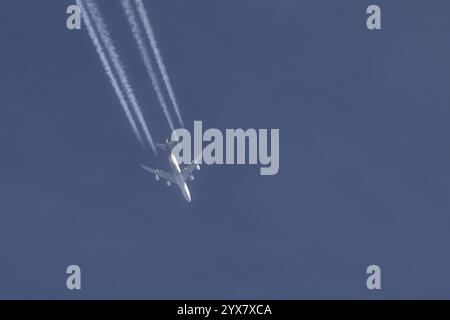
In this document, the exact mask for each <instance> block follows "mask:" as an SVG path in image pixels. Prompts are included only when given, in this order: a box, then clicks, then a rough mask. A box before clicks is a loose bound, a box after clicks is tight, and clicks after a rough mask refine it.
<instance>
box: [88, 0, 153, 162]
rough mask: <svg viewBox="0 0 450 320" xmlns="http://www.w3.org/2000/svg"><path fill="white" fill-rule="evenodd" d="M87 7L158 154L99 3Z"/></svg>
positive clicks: (151, 144)
mask: <svg viewBox="0 0 450 320" xmlns="http://www.w3.org/2000/svg"><path fill="white" fill-rule="evenodd" d="M86 3H87V9H88V11H89V13H90V14H91V16H92V19H93V21H94V23H95V25H96V27H97V30H98V32H99V35H100V39H101V40H102V41H103V44H104V45H105V47H106V51H107V52H108V54H109V57H110V59H111V61H112V63H113V66H114V68H115V70H116V72H117V74H118V76H119V80H120V82H121V83H122V86H123V87H124V88H125V92H126V94H127V97H128V99H129V100H130V102H131V106H132V107H133V110H134V112H135V114H136V116H137V118H138V121H139V123H140V125H141V126H142V130H143V131H144V134H145V136H146V138H147V141H148V142H149V144H150V146H151V147H152V150H153V153H154V154H156V153H157V151H156V147H155V143H154V142H153V138H152V136H151V134H150V131H149V129H148V126H147V123H146V122H145V119H144V116H143V114H142V109H141V107H140V106H139V104H138V102H137V99H136V96H135V95H134V91H133V88H132V87H131V85H130V83H129V81H128V77H127V74H126V72H125V69H124V67H123V65H122V63H121V61H120V58H119V56H118V54H117V51H116V48H115V46H114V44H113V42H112V39H111V36H110V35H109V31H108V29H107V27H106V25H105V22H104V21H103V18H102V16H101V14H100V11H99V10H98V7H97V5H96V4H95V3H94V2H93V1H92V0H87V1H86Z"/></svg>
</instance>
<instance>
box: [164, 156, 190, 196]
mask: <svg viewBox="0 0 450 320" xmlns="http://www.w3.org/2000/svg"><path fill="white" fill-rule="evenodd" d="M169 163H170V166H171V167H172V172H173V175H174V176H175V179H176V181H177V184H178V187H179V188H180V190H181V193H182V194H183V196H184V198H185V199H186V201H188V202H191V193H190V192H189V188H188V186H187V184H186V181H184V179H183V175H182V174H181V169H180V166H179V165H178V161H177V159H176V157H175V156H174V155H173V154H172V152H170V151H169Z"/></svg>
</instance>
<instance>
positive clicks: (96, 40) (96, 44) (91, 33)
mask: <svg viewBox="0 0 450 320" xmlns="http://www.w3.org/2000/svg"><path fill="white" fill-rule="evenodd" d="M76 3H77V5H78V6H79V7H80V8H81V11H82V17H83V20H84V23H85V24H86V27H87V30H88V33H89V37H90V38H91V40H92V42H93V44H94V47H95V50H96V51H97V54H98V56H99V57H100V60H101V62H102V64H103V68H104V69H105V73H106V75H107V76H108V78H109V80H110V81H111V85H112V87H113V88H114V91H115V93H116V95H117V97H118V98H119V101H120V104H121V105H122V108H123V110H124V111H125V115H126V116H127V118H128V121H129V122H130V125H131V128H132V129H133V131H134V134H135V135H136V137H137V139H138V140H139V142H140V143H141V144H144V143H143V141H142V136H141V134H140V133H139V130H138V128H137V126H136V122H135V121H134V119H133V116H132V115H131V112H130V108H129V106H128V103H127V101H126V100H125V97H124V95H123V92H122V89H121V88H120V86H119V83H118V82H117V79H116V76H115V75H114V73H113V71H112V69H111V65H110V64H109V61H108V58H107V57H106V54H105V51H104V50H103V48H102V46H101V44H100V40H99V38H98V36H97V34H96V32H95V30H94V28H93V26H92V21H91V18H90V17H89V15H88V13H87V11H84V5H83V4H82V2H81V0H76Z"/></svg>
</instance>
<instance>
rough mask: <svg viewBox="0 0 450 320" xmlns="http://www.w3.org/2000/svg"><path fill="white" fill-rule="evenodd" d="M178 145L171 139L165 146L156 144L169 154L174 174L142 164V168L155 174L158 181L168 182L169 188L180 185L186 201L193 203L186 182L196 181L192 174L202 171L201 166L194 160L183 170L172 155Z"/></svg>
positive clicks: (167, 140)
mask: <svg viewBox="0 0 450 320" xmlns="http://www.w3.org/2000/svg"><path fill="white" fill-rule="evenodd" d="M176 144H177V142H173V141H169V139H166V141H165V144H162V143H157V144H156V146H157V147H158V148H160V149H162V150H164V151H166V152H167V156H168V158H169V163H170V167H171V169H172V172H165V171H162V170H159V169H153V168H149V167H146V166H144V165H142V164H141V167H142V168H143V169H144V170H146V171H148V172H150V173H152V174H154V175H155V180H156V181H159V179H160V178H163V179H164V180H166V185H167V186H168V187H170V186H171V185H172V183H174V184H176V185H178V187H179V188H180V190H181V193H182V194H183V196H184V198H185V199H186V201H187V202H191V194H190V192H189V188H188V186H187V184H186V181H187V180H188V179H189V180H191V181H194V176H193V175H192V172H193V171H194V170H200V166H199V165H198V164H197V162H196V161H195V160H194V161H192V164H190V165H187V166H185V167H184V168H182V169H181V168H180V166H179V164H178V161H177V159H176V157H175V155H174V154H173V153H172V149H173V147H174V146H175V145H176Z"/></svg>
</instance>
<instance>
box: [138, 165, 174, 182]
mask: <svg viewBox="0 0 450 320" xmlns="http://www.w3.org/2000/svg"><path fill="white" fill-rule="evenodd" d="M141 167H142V169H144V170H146V171H148V172H150V173H152V174H154V175H156V176H158V177H160V178H163V179H165V180H168V181H170V182H172V183H175V184H176V183H177V181H176V180H175V177H174V176H173V174H172V173H169V172H166V171H162V170H157V169H153V168H149V167H146V166H144V165H141Z"/></svg>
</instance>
